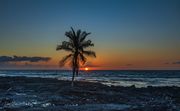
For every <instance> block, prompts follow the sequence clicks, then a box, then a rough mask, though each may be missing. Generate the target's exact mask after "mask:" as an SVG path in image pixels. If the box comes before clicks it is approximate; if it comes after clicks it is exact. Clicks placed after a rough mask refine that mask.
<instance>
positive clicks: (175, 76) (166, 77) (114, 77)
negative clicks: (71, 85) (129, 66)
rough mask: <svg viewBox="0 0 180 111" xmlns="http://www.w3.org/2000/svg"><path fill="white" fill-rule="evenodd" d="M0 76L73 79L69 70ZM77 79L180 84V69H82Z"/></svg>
mask: <svg viewBox="0 0 180 111" xmlns="http://www.w3.org/2000/svg"><path fill="white" fill-rule="evenodd" d="M0 76H26V77H42V78H57V79H59V80H71V76H72V72H71V71H67V70H0ZM75 80H76V81H89V82H99V83H102V84H105V85H109V86H111V85H114V86H131V85H135V86H136V87H147V86H179V87H180V70H176V71H175V70H168V71H167V70H158V71H157V70H156V71H155V70H143V71H142V70H136V71H133V70H132V71H131V70H130V71H125V70H123V71H122V70H94V71H93V70H92V71H80V74H79V75H78V76H77V77H76V78H75Z"/></svg>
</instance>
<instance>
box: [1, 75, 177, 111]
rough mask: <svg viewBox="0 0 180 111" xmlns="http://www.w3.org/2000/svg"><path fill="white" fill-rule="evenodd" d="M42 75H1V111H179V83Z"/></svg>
mask: <svg viewBox="0 0 180 111" xmlns="http://www.w3.org/2000/svg"><path fill="white" fill-rule="evenodd" d="M74 85H75V86H74V87H71V82H70V81H65V80H58V79H55V78H54V79H53V78H40V77H1V78H0V110H2V111H51V110H53V111H179V110H180V87H177V86H171V87H170V86H164V87H152V86H148V87H142V88H136V87H135V86H129V87H124V86H107V85H103V84H101V83H94V82H85V81H83V82H82V81H76V82H75V84H74Z"/></svg>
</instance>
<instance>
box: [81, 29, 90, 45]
mask: <svg viewBox="0 0 180 111" xmlns="http://www.w3.org/2000/svg"><path fill="white" fill-rule="evenodd" d="M89 34H91V33H87V32H86V31H84V32H82V33H81V37H80V42H82V41H84V40H85V39H86V37H87V36H88V35H89Z"/></svg>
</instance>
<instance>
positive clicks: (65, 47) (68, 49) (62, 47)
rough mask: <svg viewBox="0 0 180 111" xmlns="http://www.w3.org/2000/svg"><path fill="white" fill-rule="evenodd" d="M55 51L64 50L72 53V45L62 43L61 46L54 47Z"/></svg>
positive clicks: (65, 42)
mask: <svg viewBox="0 0 180 111" xmlns="http://www.w3.org/2000/svg"><path fill="white" fill-rule="evenodd" d="M56 50H65V51H71V52H73V51H74V50H73V44H72V43H70V42H67V41H63V42H62V44H61V45H58V46H57V47H56Z"/></svg>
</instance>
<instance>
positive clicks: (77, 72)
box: [76, 68, 79, 76]
mask: <svg viewBox="0 0 180 111" xmlns="http://www.w3.org/2000/svg"><path fill="white" fill-rule="evenodd" d="M78 74H79V68H76V75H77V76H78Z"/></svg>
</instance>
